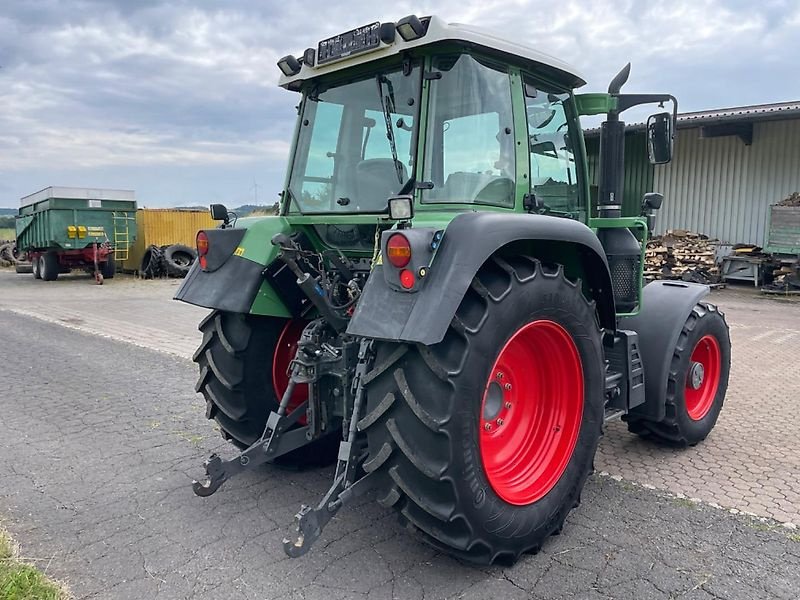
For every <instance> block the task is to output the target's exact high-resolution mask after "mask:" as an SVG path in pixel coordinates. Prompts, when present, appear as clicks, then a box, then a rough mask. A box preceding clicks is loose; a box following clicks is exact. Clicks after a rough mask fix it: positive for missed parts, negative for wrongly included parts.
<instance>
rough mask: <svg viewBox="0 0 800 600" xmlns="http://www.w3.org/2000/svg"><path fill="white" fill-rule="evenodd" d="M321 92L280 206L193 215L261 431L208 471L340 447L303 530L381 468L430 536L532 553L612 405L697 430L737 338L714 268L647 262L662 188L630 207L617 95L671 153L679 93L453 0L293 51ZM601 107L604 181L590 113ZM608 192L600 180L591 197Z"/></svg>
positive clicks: (568, 503) (384, 499)
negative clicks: (626, 90) (697, 279)
mask: <svg viewBox="0 0 800 600" xmlns="http://www.w3.org/2000/svg"><path fill="white" fill-rule="evenodd" d="M278 66H279V68H280V70H281V71H282V77H281V79H280V85H281V86H282V87H284V88H286V89H288V90H292V91H295V92H297V93H298V94H299V100H300V101H299V106H298V118H297V125H296V129H295V133H294V139H293V145H292V149H291V154H290V161H289V168H288V174H287V177H286V183H285V186H284V189H283V192H282V194H281V202H280V213H279V215H277V216H273V217H258V218H239V219H237V218H236V216H235V215H233V214H232V213H229V212H228V211H227V210H226V209H225V207H224V206H222V205H213V206H212V207H211V212H212V215H213V217H214V218H215V219H217V220H220V221H221V225H220V227H218V228H216V229H210V230H204V231H201V232H199V233H198V235H197V249H198V254H199V260H198V262H197V263H196V264H195V265H194V266H193V268H192V270H191V272H190V273H189V275H188V277H187V278H186V280H185V281H184V283H183V285H182V286H181V288H180V290H179V291H178V292H177V294H176V298H177V299H179V300H182V301H185V302H190V303H192V304H196V305H199V306H204V307H208V308H210V309H212V312H211V313H210V314H209V315H208V317H207V318H206V319H204V320H203V321H202V323H201V324H200V330H201V331H202V332H203V341H202V343H201V345H200V347H199V348H198V350H197V352H196V354H195V356H194V359H195V361H196V362H197V363H198V365H199V367H200V378H199V381H198V383H197V391H198V392H200V393H202V394H203V396H204V397H205V400H206V404H207V413H206V414H207V416H208V418H210V419H214V420H216V422H217V423H218V425H219V427H220V429H221V431H222V434H223V435H224V436H225V438H226V439H228V440H229V441H230V442H231V443H232V444H233V445H234V446H236V448H237V449H238V450H239V453H238V455H236V456H235V457H233V458H231V459H229V460H223V459H222V458H221V457H220V456H217V455H212V456H211V457H210V458H209V459H208V460H207V461H206V462H205V470H206V475H205V478H204V479H203V481H201V482H197V481H196V482H195V483H194V491H195V493H196V494H198V495H200V496H208V495H210V494H212V493H214V492H215V491H216V490H217V489H218V488H219V487H220V485H221V484H222V483H223V482H224V481H226V480H227V479H228V478H230V477H232V476H234V475H236V474H237V473H240V472H242V471H245V470H250V469H253V468H254V467H257V466H258V465H261V464H263V463H266V462H269V463H272V462H277V463H285V464H289V465H293V466H299V465H309V464H319V463H325V462H327V463H331V462H334V461H335V462H336V472H335V476H334V481H333V483H332V485H331V487H330V489H329V491H328V492H327V493H326V494H325V495H324V497H323V498H322V499H321V500H320V501H319V502H317V503H316V504H314V505H313V506H303V507H302V508H301V509H300V512H299V513H298V514H297V515H296V517H295V519H296V523H295V527H296V529H293V533H292V535H291V536H290V538H289V539H285V540H284V541H283V544H284V549H285V551H286V553H287V554H288V555H289V556H299V555H302V554H304V553H305V552H307V551H308V549H309V548H310V546H311V544H312V543H313V542H314V541H315V540H316V539H317V538H319V536H320V535H321V533H322V530H323V528H324V526H325V525H326V523H328V522H329V521H330V519H331V518H332V517H333V516H334V515H335V514H336V513H337V511H339V510H340V509H341V508H342V507H344V506H345V505H347V504H348V503H350V502H352V500H353V499H354V498H356V497H358V496H359V495H361V494H363V493H364V492H366V491H367V490H371V491H372V493H373V494H374V495H375V497H376V499H377V501H378V502H379V503H380V504H381V505H383V506H385V507H387V508H391V509H393V510H396V511H397V512H398V513H399V516H400V519H401V520H402V521H403V522H404V523H405V524H407V525H408V526H409V529H411V530H412V531H414V532H417V533H419V535H420V536H421V538H422V539H424V540H425V541H427V542H428V543H430V544H433V545H434V546H436V547H437V548H440V549H443V550H445V551H447V552H449V553H451V554H453V555H456V556H458V557H461V558H463V559H466V560H469V561H473V562H477V563H492V562H495V561H501V562H505V563H510V562H514V561H515V560H517V559H518V558H519V557H520V555H522V554H523V553H535V552H537V551H538V550H539V549H540V548H541V546H542V544H543V543H544V542H545V540H546V539H547V538H548V536H550V535H554V534H557V533H558V532H560V531H561V529H562V527H563V525H564V521H565V519H566V517H567V514H568V513H569V511H570V510H572V509H573V508H574V507H576V506H578V503H579V502H580V497H581V491H582V489H583V486H584V484H585V482H586V479H587V477H588V475H589V473H590V472H591V471H592V467H593V460H594V456H595V451H596V449H597V445H598V441H599V439H600V436H601V433H602V429H603V423H604V420H607V419H609V418H614V417H616V416H620V415H621V416H622V419H624V420H625V421H626V422H627V424H628V427H629V429H630V430H631V431H632V432H633V433H635V434H638V435H640V436H643V437H647V438H650V439H652V440H655V441H658V442H663V443H667V444H672V445H675V446H686V445H694V444H697V443H698V442H700V441H701V440H703V439H704V438H705V437H706V436H707V435H708V434H709V432H710V431H711V429H712V428H713V427H714V424H715V422H716V420H717V417H718V415H719V412H720V409H721V408H722V403H723V400H724V397H725V392H726V388H727V384H728V373H729V368H730V339H729V334H728V327H727V325H726V323H725V320H724V318H723V315H722V314H721V313H720V312H719V311H718V310H717V309H716V308H715V306H714V305H713V304H710V303H709V302H708V301H707V299H706V298H705V297H706V295H707V294H708V293H709V289H708V287H706V286H701V285H695V284H690V283H683V282H673V281H668V282H666V281H665V282H660V281H656V282H652V283H649V284H648V285H646V286H643V285H642V269H643V257H644V246H645V242H646V240H647V236H648V232H649V230H650V229H652V222H653V218H654V215H655V211H656V210H658V208H659V207H660V205H661V201H662V197H661V196H660V195H659V194H654V193H650V194H646V195H645V197H644V198H643V202H642V212H641V215H639V216H626V217H623V216H622V214H621V199H622V197H623V181H624V177H623V176H624V173H623V148H624V144H623V141H624V127H625V124H624V123H623V122H622V121H621V120H620V113H622V112H623V111H625V110H626V109H628V108H630V107H632V106H636V105H640V104H646V103H659V104H661V106H664V103H666V102H670V103H671V104H672V111H671V112H661V113H658V114H655V115H652V116H651V117H650V118H649V119H648V123H647V134H648V150H649V155H650V160H651V161H652V162H654V163H663V162H667V161H669V160H670V159H671V155H672V137H673V127H674V121H675V114H676V110H677V103H676V101H675V99H674V98H673V97H672V96H670V95H668V94H646V95H640V94H622V93H621V92H620V89H621V87H622V85H623V84H624V83H625V81H626V80H627V77H628V72H629V67H630V66H629V65H628V66H627V67H626V68H625V69H623V70H622V72H620V74H619V75H617V77H616V78H615V79H614V80H613V81H612V83H611V85H610V87H609V91H608V93H604V94H580V95H578V94H575V93H574V90H575V89H576V88H578V87H580V86H581V85H583V84H584V80H583V79H582V78H581V76H580V75H579V74H578V73H577V72H576V71H575V70H574V69H573V68H572V67H570V66H569V65H567V64H565V63H563V62H561V61H560V60H557V59H554V58H552V57H550V56H547V55H545V54H542V53H540V52H537V51H536V50H533V49H531V48H529V47H527V46H523V45H517V44H513V43H511V42H508V41H507V40H506V39H505V38H504V37H502V36H499V35H494V34H491V33H487V32H485V31H482V30H480V29H476V28H473V27H468V26H462V25H456V24H448V23H445V22H443V21H442V20H440V19H438V18H437V17H424V18H418V17H416V16H409V17H406V18H404V19H401V20H400V21H397V22H396V23H373V24H371V25H367V26H365V27H360V28H358V29H354V30H352V31H348V32H346V33H343V34H341V35H337V36H335V37H332V38H330V39H326V40H323V41H320V42H319V43H318V44H317V45H316V47H314V48H309V49H307V50H306V51H305V52H304V53H303V55H302V57H301V58H296V57H294V56H286V57H285V58H282V59H281V60H280V61H279V62H278ZM598 114H605V115H606V118H605V121H604V122H603V124H602V127H601V143H600V147H601V157H600V162H601V164H600V174H599V191H598V197H597V199H596V202H590V192H589V189H590V188H589V177H588V169H587V160H586V150H585V146H584V137H583V132H582V130H581V126H580V122H579V117H580V116H581V115H598ZM592 204H594V205H592Z"/></svg>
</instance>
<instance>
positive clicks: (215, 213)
mask: <svg viewBox="0 0 800 600" xmlns="http://www.w3.org/2000/svg"><path fill="white" fill-rule="evenodd" d="M209 210H210V211H211V218H212V219H214V220H215V221H223V222H225V223H227V222H228V209H227V208H225V205H224V204H212V205H211V206H210V207H209Z"/></svg>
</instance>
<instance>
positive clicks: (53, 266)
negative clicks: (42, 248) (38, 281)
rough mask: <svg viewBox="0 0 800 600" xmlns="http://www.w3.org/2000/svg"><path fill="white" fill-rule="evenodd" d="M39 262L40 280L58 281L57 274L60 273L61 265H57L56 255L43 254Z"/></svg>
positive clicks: (52, 253) (50, 253)
mask: <svg viewBox="0 0 800 600" xmlns="http://www.w3.org/2000/svg"><path fill="white" fill-rule="evenodd" d="M40 260H41V264H40V265H39V273H40V275H41V276H42V279H43V280H44V281H55V280H56V279H58V274H59V272H60V271H61V265H59V264H58V254H56V253H55V252H52V251H50V252H45V253H44V254H43V255H42V256H41V259H40Z"/></svg>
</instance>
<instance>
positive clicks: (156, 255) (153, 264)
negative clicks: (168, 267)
mask: <svg viewBox="0 0 800 600" xmlns="http://www.w3.org/2000/svg"><path fill="white" fill-rule="evenodd" d="M139 273H140V275H141V276H142V277H143V278H144V279H155V278H156V277H161V275H162V274H163V271H162V267H161V249H160V248H159V247H158V246H153V245H150V246H148V247H147V248H146V249H145V251H144V254H143V255H142V264H141V265H140V268H139Z"/></svg>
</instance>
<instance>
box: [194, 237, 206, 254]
mask: <svg viewBox="0 0 800 600" xmlns="http://www.w3.org/2000/svg"><path fill="white" fill-rule="evenodd" d="M195 242H196V245H197V255H198V256H205V255H206V254H208V236H207V235H206V232H205V231H198V232H197V239H196V240H195Z"/></svg>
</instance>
